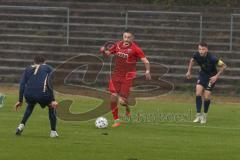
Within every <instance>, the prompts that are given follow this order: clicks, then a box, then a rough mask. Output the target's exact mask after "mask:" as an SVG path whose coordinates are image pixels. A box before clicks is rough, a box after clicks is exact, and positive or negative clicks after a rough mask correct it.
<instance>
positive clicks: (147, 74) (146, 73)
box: [145, 71, 152, 80]
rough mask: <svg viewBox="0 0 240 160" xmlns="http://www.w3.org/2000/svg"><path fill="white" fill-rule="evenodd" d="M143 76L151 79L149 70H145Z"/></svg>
mask: <svg viewBox="0 0 240 160" xmlns="http://www.w3.org/2000/svg"><path fill="white" fill-rule="evenodd" d="M145 77H146V79H147V80H151V78H152V77H151V74H150V72H149V71H146V72H145Z"/></svg>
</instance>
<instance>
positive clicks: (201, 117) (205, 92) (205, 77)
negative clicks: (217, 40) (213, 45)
mask: <svg viewBox="0 0 240 160" xmlns="http://www.w3.org/2000/svg"><path fill="white" fill-rule="evenodd" d="M194 63H197V64H198V65H199V66H200V68H201V71H200V72H199V77H198V80H197V84H196V109H197V114H196V119H194V121H193V122H195V123H196V122H200V123H202V124H204V123H206V122H207V113H208V109H209V105H210V97H211V93H212V90H213V88H214V86H215V83H216V81H217V80H218V78H219V76H220V74H221V73H222V72H223V71H224V70H225V69H226V67H227V66H226V64H225V63H224V62H223V61H222V60H220V59H218V58H217V57H215V56H213V55H211V54H210V53H209V52H208V45H207V44H206V43H205V42H201V43H199V44H198V52H195V53H194V54H193V57H192V58H191V60H190V63H189V66H188V72H187V73H186V77H187V79H191V71H192V67H193V65H194ZM217 67H219V70H217ZM202 96H203V99H204V100H203V101H204V104H203V106H204V112H203V113H201V108H202Z"/></svg>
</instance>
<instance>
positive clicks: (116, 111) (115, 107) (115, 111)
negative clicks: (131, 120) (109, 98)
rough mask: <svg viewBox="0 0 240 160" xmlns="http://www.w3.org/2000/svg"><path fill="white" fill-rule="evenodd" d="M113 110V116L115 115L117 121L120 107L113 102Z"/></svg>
mask: <svg viewBox="0 0 240 160" xmlns="http://www.w3.org/2000/svg"><path fill="white" fill-rule="evenodd" d="M111 109H112V114H113V119H114V120H116V119H118V107H117V102H115V101H114V102H111Z"/></svg>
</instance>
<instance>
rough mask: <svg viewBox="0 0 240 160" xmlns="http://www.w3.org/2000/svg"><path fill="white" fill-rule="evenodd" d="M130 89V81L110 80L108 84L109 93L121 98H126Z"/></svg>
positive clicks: (121, 79)
mask: <svg viewBox="0 0 240 160" xmlns="http://www.w3.org/2000/svg"><path fill="white" fill-rule="evenodd" d="M131 87H132V79H125V78H112V79H111V80H110V82H109V91H110V92H111V93H117V94H118V95H119V96H121V97H123V98H126V99H127V98H128V95H129V92H130V88H131Z"/></svg>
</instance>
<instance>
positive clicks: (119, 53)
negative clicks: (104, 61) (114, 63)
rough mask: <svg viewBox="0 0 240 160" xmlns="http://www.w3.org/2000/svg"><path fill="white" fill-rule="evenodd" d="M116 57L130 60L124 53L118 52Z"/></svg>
mask: <svg viewBox="0 0 240 160" xmlns="http://www.w3.org/2000/svg"><path fill="white" fill-rule="evenodd" d="M116 55H117V56H118V57H121V58H128V54H126V53H123V52H117V54H116Z"/></svg>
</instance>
